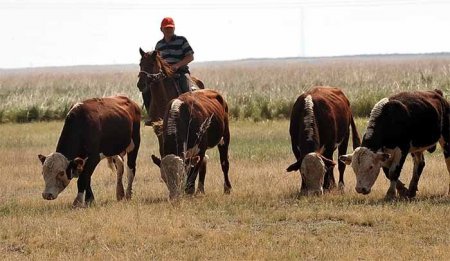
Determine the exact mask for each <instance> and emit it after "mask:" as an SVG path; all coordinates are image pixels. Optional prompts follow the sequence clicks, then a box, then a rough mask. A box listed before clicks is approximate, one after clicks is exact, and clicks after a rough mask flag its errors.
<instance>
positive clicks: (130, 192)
mask: <svg viewBox="0 0 450 261" xmlns="http://www.w3.org/2000/svg"><path fill="white" fill-rule="evenodd" d="M132 195H133V192H132V191H127V194H126V195H125V199H126V200H130V199H131V196H132Z"/></svg>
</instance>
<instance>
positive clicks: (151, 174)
mask: <svg viewBox="0 0 450 261" xmlns="http://www.w3.org/2000/svg"><path fill="white" fill-rule="evenodd" d="M366 120H367V119H358V120H357V124H358V126H359V128H360V133H362V128H363V127H364V126H365V124H366ZM61 127H62V122H41V123H27V124H11V123H9V124H2V125H0V137H1V139H0V148H1V149H0V155H1V157H0V178H1V182H0V259H2V260H14V259H16V260H23V259H31V260H42V259H46V260H48V259H52V260H54V259H71V260H74V259H75V260H82V259H83V260H84V259H85V258H86V257H87V258H90V259H94V260H111V259H114V260H126V259H129V260H135V259H138V260H149V259H156V260H174V259H183V260H199V259H202V260H203V259H209V260H223V259H227V260H242V259H245V260H250V259H253V260H274V259H276V260H280V259H281V260H286V259H291V260H292V259H295V260H299V259H302V260H303V259H308V260H311V259H319V260H335V259H344V260H393V259H395V260H405V259H413V260H449V259H450V251H449V249H450V219H449V213H450V197H448V196H446V195H445V194H446V191H447V190H448V180H449V175H448V173H447V171H446V168H445V163H444V161H443V156H442V155H441V154H440V153H434V154H432V155H430V154H427V155H426V162H427V166H426V167H425V170H424V174H423V176H422V179H421V181H420V184H419V192H418V195H417V199H415V200H413V201H395V202H385V201H384V200H383V197H384V194H385V192H386V190H387V188H388V182H387V181H386V178H385V177H384V175H382V174H381V175H380V177H379V179H378V181H377V183H376V184H375V186H374V190H373V192H372V193H371V194H369V195H368V196H362V195H358V194H356V192H355V191H354V184H355V179H354V174H353V172H352V171H351V169H350V168H347V171H346V176H345V181H346V188H345V193H343V194H341V193H338V192H332V193H330V194H326V195H324V196H322V197H300V198H299V197H297V192H298V190H299V182H300V179H299V174H298V173H290V174H287V173H286V172H285V171H284V169H285V168H286V167H287V166H288V165H289V164H290V163H292V162H293V160H294V156H293V155H292V153H291V152H290V145H289V135H288V121H287V120H277V121H260V122H254V121H242V120H239V121H232V122H231V134H232V142H231V148H230V164H231V166H230V179H231V182H232V184H233V191H232V194H231V195H223V193H222V189H223V178H222V174H221V171H220V166H219V163H218V153H217V152H216V150H211V151H210V152H209V153H208V154H209V156H210V158H211V159H210V163H209V172H208V174H207V177H206V184H205V189H206V195H205V196H198V197H193V198H184V199H182V200H181V201H180V202H178V203H177V204H171V203H170V202H168V201H167V196H168V192H167V189H166V186H165V185H164V184H163V183H161V181H160V180H159V171H158V169H157V168H156V167H155V166H154V165H152V164H150V159H149V156H150V154H151V153H156V152H157V147H156V140H155V135H154V134H153V131H152V130H151V129H150V128H148V127H146V128H144V129H142V131H141V133H142V136H143V141H142V146H141V148H142V149H141V151H140V155H139V158H138V171H137V177H136V181H135V187H134V197H133V199H132V200H131V201H128V202H117V201H116V200H115V194H114V193H115V176H114V175H113V174H112V173H111V172H110V170H109V169H108V168H107V166H106V163H105V162H101V163H100V165H99V166H98V167H97V170H96V172H95V173H94V176H93V190H94V193H95V196H96V204H95V205H93V206H92V207H90V208H87V209H72V208H71V203H72V201H73V199H74V197H75V195H76V184H75V183H76V182H75V181H73V182H72V183H71V184H70V185H69V187H68V188H67V189H66V191H64V192H63V193H62V194H61V195H60V197H58V199H56V200H54V201H45V200H43V199H42V197H41V192H42V190H43V188H44V181H43V179H42V177H41V173H40V170H41V165H40V162H39V160H38V159H37V154H39V153H42V154H48V153H50V152H53V151H54V149H55V144H56V142H57V139H58V136H59V132H60V130H61ZM336 172H337V171H336V170H335V176H337V173H336ZM411 172H412V164H411V159H410V158H409V159H408V160H407V163H406V165H405V168H404V171H403V175H402V180H403V181H408V182H409V178H410V173H411Z"/></svg>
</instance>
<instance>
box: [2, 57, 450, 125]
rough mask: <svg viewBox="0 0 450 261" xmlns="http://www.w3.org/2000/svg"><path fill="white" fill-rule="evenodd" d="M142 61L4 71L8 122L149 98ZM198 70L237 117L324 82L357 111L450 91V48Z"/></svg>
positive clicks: (267, 109) (278, 107) (284, 108)
mask: <svg viewBox="0 0 450 261" xmlns="http://www.w3.org/2000/svg"><path fill="white" fill-rule="evenodd" d="M138 70H139V68H138V66H137V65H123V66H85V67H66V68H39V69H23V70H3V71H0V122H2V123H4V122H29V121H39V120H53V119H62V118H64V116H65V115H66V113H67V111H68V109H69V108H70V106H71V105H72V104H73V103H75V102H78V101H80V100H83V99H87V98H91V97H103V96H108V95H114V94H125V95H127V96H129V97H131V98H132V99H133V100H135V101H137V102H138V103H142V98H141V95H140V92H139V90H138V89H137V87H136V82H137V77H136V76H137V72H138ZM191 72H192V74H193V75H195V76H197V77H199V78H200V79H202V80H203V81H204V83H205V86H206V87H207V88H212V89H216V90H219V91H220V92H221V93H223V94H224V95H225V97H226V99H227V101H228V103H229V106H230V114H231V116H232V117H233V118H235V119H252V120H255V121H258V120H265V119H269V120H270V119H279V118H287V117H288V116H289V115H290V110H291V108H292V105H293V104H294V102H295V99H296V98H297V97H298V95H300V94H301V93H302V92H304V91H305V90H308V89H309V88H311V87H312V86H316V85H329V86H336V87H340V88H342V89H343V90H344V92H345V93H346V95H347V96H348V97H349V99H350V102H351V104H352V109H353V112H354V114H355V116H360V117H365V116H368V115H369V113H370V110H371V108H372V106H373V105H374V104H375V103H376V102H377V101H378V100H380V99H381V98H383V97H386V96H388V95H390V94H393V93H397V92H400V91H412V90H426V89H435V88H439V89H441V90H443V91H444V93H445V94H447V93H448V92H449V90H450V54H429V55H394V56H356V57H338V58H308V59H266V60H243V61H232V62H206V63H194V64H193V65H192V69H191Z"/></svg>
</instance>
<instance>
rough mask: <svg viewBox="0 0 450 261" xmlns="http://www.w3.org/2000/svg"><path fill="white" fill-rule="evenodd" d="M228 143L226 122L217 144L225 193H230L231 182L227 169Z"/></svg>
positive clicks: (228, 166) (228, 133) (228, 136)
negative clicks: (221, 136) (222, 134)
mask: <svg viewBox="0 0 450 261" xmlns="http://www.w3.org/2000/svg"><path fill="white" fill-rule="evenodd" d="M229 145H230V131H229V129H228V124H226V127H225V132H224V136H223V138H222V141H221V142H220V143H219V144H218V145H217V147H218V149H219V155H220V166H221V167H222V172H223V178H224V185H223V191H224V193H225V194H230V192H231V183H230V180H229V178H228V171H229V169H230V162H229V161H228V146H229Z"/></svg>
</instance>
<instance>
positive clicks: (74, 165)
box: [66, 157, 87, 178]
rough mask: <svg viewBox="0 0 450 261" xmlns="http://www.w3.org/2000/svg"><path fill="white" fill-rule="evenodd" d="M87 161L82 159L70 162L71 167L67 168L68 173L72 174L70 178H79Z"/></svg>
mask: <svg viewBox="0 0 450 261" xmlns="http://www.w3.org/2000/svg"><path fill="white" fill-rule="evenodd" d="M86 160H87V158H85V159H82V158H79V157H77V158H75V159H74V160H71V161H70V162H69V166H67V170H66V171H67V172H68V173H70V178H78V177H79V176H80V174H81V173H82V172H83V169H84V165H85V164H86Z"/></svg>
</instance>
